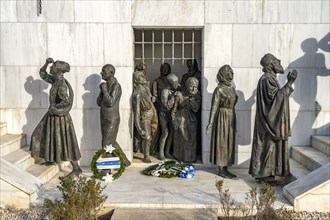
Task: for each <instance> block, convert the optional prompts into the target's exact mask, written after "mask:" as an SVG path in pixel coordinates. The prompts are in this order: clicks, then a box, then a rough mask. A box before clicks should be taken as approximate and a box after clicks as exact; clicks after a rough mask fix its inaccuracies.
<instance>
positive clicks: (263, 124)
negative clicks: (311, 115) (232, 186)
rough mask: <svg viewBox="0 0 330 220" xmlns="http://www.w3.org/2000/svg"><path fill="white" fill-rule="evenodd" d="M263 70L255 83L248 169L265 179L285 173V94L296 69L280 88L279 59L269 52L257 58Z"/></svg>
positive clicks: (287, 172)
mask: <svg viewBox="0 0 330 220" xmlns="http://www.w3.org/2000/svg"><path fill="white" fill-rule="evenodd" d="M260 64H261V66H262V67H263V69H262V71H263V72H264V74H263V75H262V76H261V77H260V79H259V82H258V86H257V111H256V117H255V125H254V134H253V143H252V154H251V161H250V169H249V173H250V174H251V175H252V176H253V177H254V178H256V179H259V180H265V181H269V180H272V179H274V177H275V176H285V177H287V176H289V175H290V167H289V152H288V138H289V136H291V131H290V111H289V95H290V94H291V93H292V92H293V88H292V87H291V85H292V83H293V82H294V81H295V80H296V78H297V71H296V70H293V71H292V72H289V74H288V76H287V79H288V81H287V83H286V85H285V86H283V87H282V88H280V85H279V83H278V81H277V79H276V74H277V73H280V74H283V73H284V70H283V67H282V65H281V61H280V60H279V59H277V58H276V57H275V56H274V55H272V54H269V53H268V54H266V55H265V56H263V57H262V58H261V61H260Z"/></svg>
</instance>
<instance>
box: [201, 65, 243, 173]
mask: <svg viewBox="0 0 330 220" xmlns="http://www.w3.org/2000/svg"><path fill="white" fill-rule="evenodd" d="M217 78H218V81H219V84H218V86H217V87H216V88H215V90H214V93H213V99H212V107H211V112H210V119H209V124H208V126H207V128H206V132H207V133H209V132H210V131H211V130H212V137H211V162H212V163H213V164H216V165H217V166H218V167H219V173H218V174H219V176H221V177H223V178H230V179H231V178H235V177H236V175H234V174H232V173H230V172H229V171H228V166H230V165H232V164H234V162H235V131H236V116H235V108H234V107H235V104H236V102H237V95H236V93H235V89H234V87H233V86H232V85H231V82H232V80H233V78H234V73H233V70H232V68H231V67H230V66H229V65H224V66H222V67H221V68H220V69H219V72H218V75H217Z"/></svg>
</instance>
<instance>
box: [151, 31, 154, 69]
mask: <svg viewBox="0 0 330 220" xmlns="http://www.w3.org/2000/svg"><path fill="white" fill-rule="evenodd" d="M151 45H152V64H155V32H154V29H152V44H151Z"/></svg>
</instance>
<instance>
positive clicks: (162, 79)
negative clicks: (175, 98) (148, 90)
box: [152, 63, 171, 111]
mask: <svg viewBox="0 0 330 220" xmlns="http://www.w3.org/2000/svg"><path fill="white" fill-rule="evenodd" d="M170 73H171V66H170V64H169V63H163V64H162V65H161V66H160V76H159V77H158V78H157V79H155V80H154V82H153V84H152V95H153V97H155V99H156V100H155V107H156V109H157V111H159V108H160V106H161V98H160V96H161V93H162V91H163V89H165V88H166V87H167V85H168V83H167V78H166V77H167V75H168V74H170Z"/></svg>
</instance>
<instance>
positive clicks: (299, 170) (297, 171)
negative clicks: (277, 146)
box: [289, 158, 310, 179]
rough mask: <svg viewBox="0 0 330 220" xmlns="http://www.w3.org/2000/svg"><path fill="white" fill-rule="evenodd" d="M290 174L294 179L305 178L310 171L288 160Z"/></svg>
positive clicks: (292, 160)
mask: <svg viewBox="0 0 330 220" xmlns="http://www.w3.org/2000/svg"><path fill="white" fill-rule="evenodd" d="M289 161H290V173H291V174H292V175H293V176H294V177H295V178H296V179H299V178H300V177H302V176H305V175H306V174H308V173H309V172H310V171H309V170H308V169H306V168H305V167H304V166H303V165H301V164H300V163H298V162H297V161H295V160H294V159H292V158H290V159H289Z"/></svg>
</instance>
